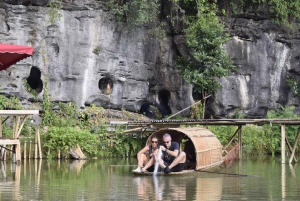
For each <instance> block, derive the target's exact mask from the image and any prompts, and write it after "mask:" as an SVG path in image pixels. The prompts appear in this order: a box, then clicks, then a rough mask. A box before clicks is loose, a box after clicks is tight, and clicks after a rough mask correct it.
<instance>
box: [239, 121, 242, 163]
mask: <svg viewBox="0 0 300 201" xmlns="http://www.w3.org/2000/svg"><path fill="white" fill-rule="evenodd" d="M238 133H239V144H240V149H239V159H242V158H243V151H242V142H243V140H242V126H239V132H238Z"/></svg>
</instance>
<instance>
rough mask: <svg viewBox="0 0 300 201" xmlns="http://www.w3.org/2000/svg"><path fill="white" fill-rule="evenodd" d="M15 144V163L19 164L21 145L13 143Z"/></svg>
mask: <svg viewBox="0 0 300 201" xmlns="http://www.w3.org/2000/svg"><path fill="white" fill-rule="evenodd" d="M14 146H15V157H16V161H15V162H16V163H17V165H20V164H21V147H20V146H21V145H20V143H19V144H16V145H14Z"/></svg>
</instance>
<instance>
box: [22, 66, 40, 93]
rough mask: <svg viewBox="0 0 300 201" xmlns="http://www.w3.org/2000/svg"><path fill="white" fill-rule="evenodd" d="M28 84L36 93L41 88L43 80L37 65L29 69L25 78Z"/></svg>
mask: <svg viewBox="0 0 300 201" xmlns="http://www.w3.org/2000/svg"><path fill="white" fill-rule="evenodd" d="M26 81H27V84H28V86H29V87H30V88H31V89H33V90H34V91H35V92H36V93H37V94H39V93H41V91H42V90H43V87H44V85H43V81H42V80H41V71H40V69H38V68H37V67H35V66H33V67H32V68H31V69H30V74H29V76H28V78H27V79H26Z"/></svg>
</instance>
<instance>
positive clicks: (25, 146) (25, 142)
mask: <svg viewBox="0 0 300 201" xmlns="http://www.w3.org/2000/svg"><path fill="white" fill-rule="evenodd" d="M23 149H24V154H23V158H24V159H26V157H27V153H26V152H27V141H24V147H23Z"/></svg>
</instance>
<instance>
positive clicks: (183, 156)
mask: <svg viewBox="0 0 300 201" xmlns="http://www.w3.org/2000/svg"><path fill="white" fill-rule="evenodd" d="M185 160H186V154H185V152H183V151H182V152H180V154H179V155H178V156H177V157H176V158H175V159H174V161H173V162H172V163H171V164H170V165H169V168H170V169H172V168H173V167H174V166H176V165H177V164H178V163H184V162H185Z"/></svg>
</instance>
